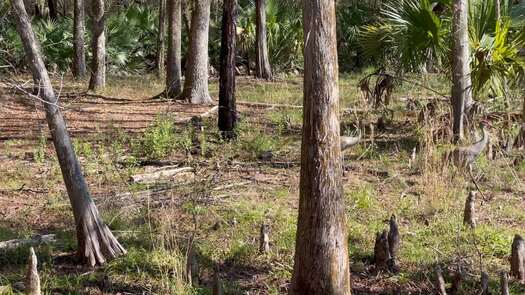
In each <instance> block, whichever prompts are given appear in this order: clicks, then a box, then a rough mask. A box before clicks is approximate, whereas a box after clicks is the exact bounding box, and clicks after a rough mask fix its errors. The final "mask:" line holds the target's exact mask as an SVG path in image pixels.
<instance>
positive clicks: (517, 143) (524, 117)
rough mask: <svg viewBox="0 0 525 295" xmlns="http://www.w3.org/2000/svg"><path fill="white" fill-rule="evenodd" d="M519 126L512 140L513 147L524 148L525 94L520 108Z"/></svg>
mask: <svg viewBox="0 0 525 295" xmlns="http://www.w3.org/2000/svg"><path fill="white" fill-rule="evenodd" d="M521 112H522V113H521V128H520V131H519V133H518V136H517V137H516V140H515V141H514V147H515V148H517V149H520V150H522V149H525V96H524V97H523V107H522V109H521Z"/></svg>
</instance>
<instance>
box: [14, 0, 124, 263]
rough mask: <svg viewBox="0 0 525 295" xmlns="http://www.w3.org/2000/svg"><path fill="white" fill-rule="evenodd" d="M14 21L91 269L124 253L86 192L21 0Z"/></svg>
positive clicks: (17, 1)
mask: <svg viewBox="0 0 525 295" xmlns="http://www.w3.org/2000/svg"><path fill="white" fill-rule="evenodd" d="M11 2H12V6H13V9H14V13H15V19H16V22H17V30H18V33H19V34H20V37H21V39H22V44H23V46H24V50H25V52H26V55H27V58H28V60H31V61H32V63H31V64H30V66H31V72H32V74H33V80H34V81H35V87H39V88H40V89H39V92H38V93H39V96H40V98H41V99H42V100H43V101H44V108H45V112H46V120H47V123H48V126H49V130H50V131H51V137H52V139H53V144H54V146H55V151H56V154H57V157H58V162H59V164H60V170H61V171H62V177H63V178H64V183H65V185H66V189H67V193H68V196H69V200H70V202H71V206H72V208H73V215H74V217H75V224H76V231H77V242H78V250H77V254H78V256H79V258H80V259H81V260H82V261H83V262H86V263H88V264H89V265H91V266H94V265H96V264H103V263H104V262H105V261H106V259H108V258H114V257H117V256H119V255H122V254H125V253H126V250H124V248H123V247H122V246H121V245H120V243H119V242H118V241H117V239H116V238H115V237H114V236H113V234H112V233H111V231H110V230H109V228H108V227H107V226H106V225H105V224H104V222H103V221H102V219H101V218H100V216H99V213H98V210H97V207H96V206H95V203H94V202H93V200H92V198H91V195H90V193H89V189H88V186H87V183H86V180H85V179H84V176H83V175H82V170H81V167H80V163H79V162H78V159H77V157H76V155H75V151H74V149H73V145H72V143H71V139H70V138H69V133H68V131H67V127H66V123H65V121H64V118H63V117H62V114H61V112H60V108H59V107H58V106H57V103H58V100H57V97H56V96H55V93H54V90H53V87H52V86H51V80H50V79H49V75H48V73H47V70H46V68H45V66H44V61H43V59H42V54H41V51H40V45H39V44H38V42H37V40H36V38H35V35H34V33H33V29H32V28H31V23H30V21H29V18H28V15H27V13H26V11H25V9H24V3H23V1H22V0H12V1H11Z"/></svg>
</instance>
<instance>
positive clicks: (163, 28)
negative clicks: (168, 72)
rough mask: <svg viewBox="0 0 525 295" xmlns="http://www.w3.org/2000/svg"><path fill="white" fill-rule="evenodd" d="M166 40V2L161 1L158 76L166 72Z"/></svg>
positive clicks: (164, 0)
mask: <svg viewBox="0 0 525 295" xmlns="http://www.w3.org/2000/svg"><path fill="white" fill-rule="evenodd" d="M164 39H166V0H159V34H158V38H157V76H159V77H160V76H162V73H163V72H164V55H165V53H166V52H165V51H166V50H165V49H164V48H165V46H164V43H165V42H164Z"/></svg>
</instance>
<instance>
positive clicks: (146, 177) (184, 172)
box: [130, 167, 194, 183]
mask: <svg viewBox="0 0 525 295" xmlns="http://www.w3.org/2000/svg"><path fill="white" fill-rule="evenodd" d="M193 172H194V169H193V168H192V167H177V168H171V167H169V168H168V167H164V168H162V169H157V170H155V171H153V172H149V173H144V174H136V175H132V176H131V177H130V181H131V182H133V183H153V182H156V181H158V180H161V179H173V180H175V182H177V181H182V180H187V179H188V178H193V176H194V173H193ZM175 177H176V178H177V179H174V178H175Z"/></svg>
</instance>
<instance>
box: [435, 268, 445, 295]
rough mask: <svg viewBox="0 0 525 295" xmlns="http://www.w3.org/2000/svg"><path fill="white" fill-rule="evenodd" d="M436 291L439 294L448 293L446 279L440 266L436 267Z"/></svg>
mask: <svg viewBox="0 0 525 295" xmlns="http://www.w3.org/2000/svg"><path fill="white" fill-rule="evenodd" d="M436 292H437V294H438V295H447V290H446V288H445V279H444V278H443V271H442V270H441V268H440V267H439V266H438V267H437V268H436Z"/></svg>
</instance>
